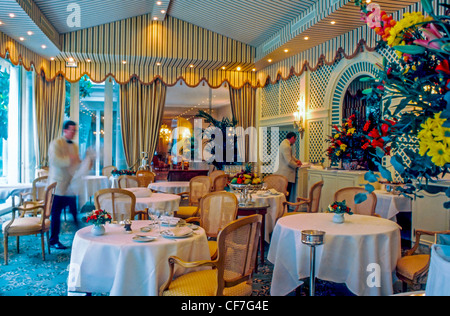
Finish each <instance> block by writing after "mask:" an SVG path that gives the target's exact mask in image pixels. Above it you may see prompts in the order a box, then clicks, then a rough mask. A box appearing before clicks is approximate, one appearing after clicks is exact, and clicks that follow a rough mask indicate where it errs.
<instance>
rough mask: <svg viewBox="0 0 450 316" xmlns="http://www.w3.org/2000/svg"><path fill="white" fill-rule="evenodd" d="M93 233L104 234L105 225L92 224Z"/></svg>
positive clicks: (95, 234)
mask: <svg viewBox="0 0 450 316" xmlns="http://www.w3.org/2000/svg"><path fill="white" fill-rule="evenodd" d="M91 233H92V235H94V236H102V235H104V234H105V225H94V226H92V229H91Z"/></svg>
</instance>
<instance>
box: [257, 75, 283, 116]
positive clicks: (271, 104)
mask: <svg viewBox="0 0 450 316" xmlns="http://www.w3.org/2000/svg"><path fill="white" fill-rule="evenodd" d="M279 100H280V84H279V83H277V84H269V85H267V86H265V87H264V88H263V89H262V92H261V117H262V118H267V117H275V116H278V115H279V104H278V103H279Z"/></svg>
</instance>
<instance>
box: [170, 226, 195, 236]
mask: <svg viewBox="0 0 450 316" xmlns="http://www.w3.org/2000/svg"><path fill="white" fill-rule="evenodd" d="M190 233H192V229H190V228H189V227H186V226H183V227H174V228H171V229H167V230H165V231H164V234H166V235H167V236H174V237H182V236H186V235H188V234H190Z"/></svg>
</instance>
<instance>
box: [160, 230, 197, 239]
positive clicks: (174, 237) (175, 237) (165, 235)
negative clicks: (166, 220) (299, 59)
mask: <svg viewBox="0 0 450 316" xmlns="http://www.w3.org/2000/svg"><path fill="white" fill-rule="evenodd" d="M193 234H194V232H190V233H189V234H186V235H183V236H172V235H167V234H164V232H162V233H161V236H163V237H164V238H169V239H177V238H188V237H191V236H192V235H193Z"/></svg>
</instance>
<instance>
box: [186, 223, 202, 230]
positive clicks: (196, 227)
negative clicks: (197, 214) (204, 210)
mask: <svg viewBox="0 0 450 316" xmlns="http://www.w3.org/2000/svg"><path fill="white" fill-rule="evenodd" d="M187 227H189V228H190V229H192V230H197V229H198V228H199V226H198V225H195V224H188V225H187Z"/></svg>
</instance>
